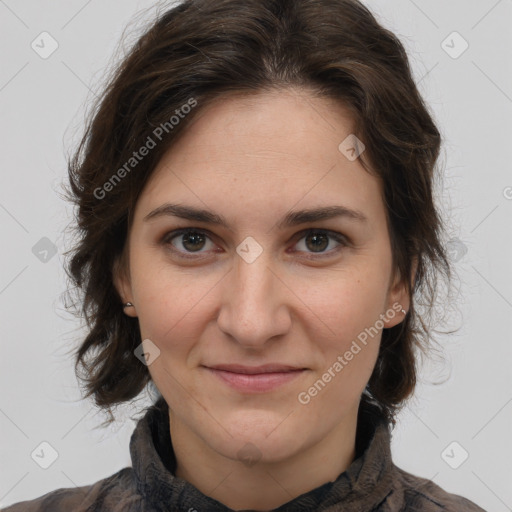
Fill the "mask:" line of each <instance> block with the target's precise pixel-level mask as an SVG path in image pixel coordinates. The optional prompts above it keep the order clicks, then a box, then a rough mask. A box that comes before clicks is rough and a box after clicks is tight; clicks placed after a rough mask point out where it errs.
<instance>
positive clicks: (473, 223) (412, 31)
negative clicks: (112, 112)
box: [0, 0, 512, 512]
mask: <svg viewBox="0 0 512 512" xmlns="http://www.w3.org/2000/svg"><path fill="white" fill-rule="evenodd" d="M366 3H367V5H369V6H370V8H371V9H372V10H373V11H374V12H375V13H376V14H377V15H378V17H379V19H380V20H381V22H382V23H383V24H384V25H385V26H387V27H389V28H390V29H391V30H393V31H395V32H396V33H397V34H398V35H399V36H400V38H401V40H402V41H403V42H404V44H405V45H406V48H407V49H408V51H409V54H410V58H411V63H412V65H413V68H414V74H415V77H416V78H417V80H418V81H419V86H420V90H421V93H422V94H423V95H424V97H425V98H426V100H427V102H428V104H429V105H430V106H431V108H432V110H433V112H434V115H435V117H436V119H437V121H438V123H439V125H440V127H441V130H442V132H443V136H444V138H445V146H444V152H443V157H442V158H443V163H444V166H445V167H446V174H445V180H444V187H443V189H442V190H440V200H441V201H442V207H443V210H444V211H445V212H446V215H447V216H448V219H449V222H450V224H451V226H452V227H451V230H452V232H451V237H452V239H453V240H452V241H451V245H452V246H451V251H450V253H451V255H452V257H453V259H454V261H456V269H457V273H458V276H459V285H458V286H459V288H460V293H459V297H458V302H457V303H456V307H454V308H450V309H449V310H447V311H449V315H450V316H449V318H450V325H451V326H453V327H456V328H459V330H458V332H457V333H456V334H454V335H451V336H442V337H440V338H439V340H440V342H441V344H442V345H443V347H444V355H445V358H446V361H445V362H444V363H442V362H439V361H437V362H436V360H433V361H429V362H427V363H426V364H425V365H424V367H423V370H422V373H421V382H420V384H419V385H418V388H417V392H416V395H415V398H414V400H413V401H411V402H410V403H409V405H408V406H407V407H406V408H405V409H404V411H403V412H402V413H401V415H400V417H399V423H398V425H397V428H396V429H395V431H394V434H393V444H392V450H393V455H394V458H395V462H396V464H397V465H399V466H400V467H402V468H403V469H405V470H407V471H410V472H412V473H413V474H416V475H420V476H423V477H425V478H429V479H432V480H433V481H434V482H436V483H437V484H439V485H441V486H442V487H443V488H445V489H446V490H447V491H449V492H453V493H457V494H462V495H464V496H466V497H467V498H469V499H471V500H473V501H475V502H477V503H478V504H479V505H480V506H482V507H483V508H485V509H487V510H492V511H495V512H501V511H506V510H512V487H511V486H510V483H511V477H512V463H511V460H512V443H511V441H510V434H511V432H512V386H511V373H510V364H511V362H512V343H511V342H510V341H511V340H510V327H509V323H508V322H509V321H510V318H511V313H512V275H511V272H510V261H512V258H511V256H512V254H511V252H512V250H511V249H512V245H511V238H510V233H511V229H510V219H511V215H512V173H511V164H510V162H511V160H512V151H511V146H512V144H511V143H512V139H511V134H512V129H511V119H512V116H511V113H512V80H511V78H512V70H511V67H512V64H511V62H512V59H511V54H512V53H511V42H512V36H511V32H512V31H511V27H512V1H511V0H499V1H496V0H481V1H476V0H473V1H467V0H464V1H463V0H458V1H451V2H446V1H441V0H435V1H429V2H427V1H420V0H414V1H413V0H392V1H389V0H388V1H387V2H385V3H384V2H377V1H367V2H366ZM154 5H155V2H153V1H149V0H147V1H142V0H140V1H135V0H129V1H127V0H124V1H122V2H121V1H120V0H117V1H113V0H111V1H108V2H107V1H104V2H99V1H98V0H90V1H84V0H66V1H64V0H53V1H52V2H49V1H47V0H37V1H36V0H26V1H24V2H21V1H15V0H5V1H2V0H0V34H1V38H2V39H1V41H2V44H1V45H0V60H1V62H2V66H1V70H0V118H1V124H0V130H1V132H0V137H1V141H2V151H1V153H0V176H1V187H0V226H1V235H2V237H1V247H2V250H1V251H0V269H1V270H0V321H1V324H0V325H1V327H2V336H1V344H2V345H1V353H2V357H1V368H0V385H1V390H2V395H1V399H0V432H1V452H0V459H1V461H2V467H1V472H0V506H6V505H9V504H11V503H14V502H18V501H21V500H27V499H33V498H35V497H37V496H40V495H42V494H44V493H47V492H50V491H52V490H54V489H57V488H61V487H72V486H80V485H88V484H91V483H93V482H96V481H97V480H99V479H101V478H104V477H107V476H109V475H111V474H113V473H115V472H117V471H118V470H119V469H121V468H122V467H125V466H128V465H130V459H129V452H128V443H129V439H130V435H131V433H132V431H133V427H134V425H135V419H136V418H134V417H133V415H134V414H136V412H137V411H138V410H140V408H141V407H143V406H144V405H147V404H148V403H149V398H148V396H147V395H145V396H142V398H141V400H140V401H139V402H137V403H135V404H134V405H133V406H131V407H123V408H120V409H119V410H118V414H119V416H118V421H117V422H116V423H115V424H114V425H113V426H112V427H110V428H107V429H97V428H96V429H95V427H96V426H98V425H99V424H100V423H101V421H102V420H103V419H105V417H104V416H102V415H101V414H98V413H96V410H95V409H94V408H93V406H92V403H91V402H89V401H83V400H80V393H79V389H78V385H77V381H76V378H75V376H74V373H73V361H72V360H71V358H70V356H69V353H70V351H71V350H72V349H73V348H74V347H75V346H76V343H77V340H79V339H80V338H79V336H80V328H79V324H78V322H77V321H76V320H75V319H74V318H73V317H72V316H70V314H69V313H68V312H66V310H65V307H64V304H63V301H62V293H63V291H64V290H65V286H66V281H65V279H64V272H63V270H62V265H63V261H64V259H63V253H64V251H65V250H66V249H67V248H68V247H69V245H68V244H69V239H68V238H66V235H65V228H66V225H67V224H68V222H69V220H70V218H71V217H70V215H71V210H70V207H69V206H68V205H67V204H66V203H65V201H64V200H63V199H62V197H61V196H60V195H59V194H60V184H61V182H62V180H63V179H64V178H65V173H66V163H65V156H66V151H69V150H71V149H72V148H73V145H74V144H75V143H76V142H77V140H78V137H79V135H80V133H81V129H82V126H83V124H82V123H83V115H84V106H86V105H87V103H88V102H89V101H90V100H91V99H93V98H94V96H95V93H96V92H98V91H99V90H100V88H101V80H102V78H103V76H104V72H105V67H106V66H107V65H108V64H109V63H110V62H112V59H113V54H114V52H115V51H116V48H117V45H118V42H119V39H120V37H121V34H122V32H123V30H124V28H125V27H126V26H127V24H128V23H130V27H131V28H130V29H129V34H131V36H130V37H129V39H128V41H131V40H133V37H135V36H136V34H137V30H138V29H140V27H141V23H142V24H143V23H145V21H144V20H146V21H147V20H149V19H151V15H152V12H153V10H149V11H146V12H144V13H143V15H142V16H140V17H139V15H138V14H137V13H139V11H140V10H141V9H147V8H149V7H151V6H154ZM136 16H137V17H136ZM44 31H46V32H48V33H49V34H51V37H52V38H54V40H55V41H57V43H58V48H57V50H56V51H55V52H54V53H53V54H52V55H50V56H49V57H48V58H46V59H43V58H42V57H41V56H40V55H39V54H38V53H36V51H34V50H33V49H32V47H31V44H32V42H33V41H35V43H34V44H38V45H39V48H38V51H39V52H42V51H43V50H44V51H47V50H49V49H51V44H52V41H51V40H50V39H49V38H48V36H39V35H40V34H41V32H44ZM454 31H456V32H458V33H459V34H460V36H458V35H451V34H452V33H453V32H454ZM43 37H45V38H46V39H44V42H41V38H43ZM461 38H463V39H461ZM464 40H465V41H467V43H468V44H469V47H468V48H467V50H466V51H465V52H464V53H462V54H460V55H459V53H460V52H461V50H462V49H463V48H464ZM443 41H445V43H443ZM43 45H44V48H42V47H43ZM52 249H54V250H55V251H56V254H53V252H52ZM45 251H46V252H45ZM434 382H441V384H437V385H435V384H433V383H434ZM454 441H455V442H456V443H457V444H455V445H454V444H452V443H453V442H454ZM41 442H48V443H49V444H50V445H51V446H52V447H53V448H54V449H55V450H56V452H57V454H58V457H57V459H56V460H55V461H54V462H53V464H51V465H50V467H48V469H43V468H42V467H40V465H39V464H44V463H45V462H46V463H49V462H51V459H48V457H51V453H52V452H51V450H50V449H45V446H44V445H43V447H40V443H41ZM447 447H448V448H447ZM34 450H36V454H37V453H44V454H45V455H44V457H47V460H46V461H44V460H42V459H43V458H44V457H41V458H40V459H39V464H37V463H36V462H35V460H34V459H36V460H37V457H36V456H34V459H33V458H32V457H31V454H32V453H33V452H34ZM41 450H42V451H41ZM466 452H467V454H468V458H467V460H465V461H464V462H462V461H463V459H464V456H465V453H466ZM461 462H462V463H461ZM451 466H458V467H457V468H456V469H454V468H453V467H451Z"/></svg>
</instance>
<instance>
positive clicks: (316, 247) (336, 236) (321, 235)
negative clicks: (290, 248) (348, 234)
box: [295, 230, 348, 256]
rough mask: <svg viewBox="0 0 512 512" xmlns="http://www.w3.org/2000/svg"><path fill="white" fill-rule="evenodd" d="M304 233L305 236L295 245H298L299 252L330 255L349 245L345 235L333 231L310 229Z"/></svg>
mask: <svg viewBox="0 0 512 512" xmlns="http://www.w3.org/2000/svg"><path fill="white" fill-rule="evenodd" d="M303 234H304V236H303V237H302V238H301V239H300V240H299V242H297V244H296V246H295V247H298V249H297V250H298V251H299V252H305V253H308V254H315V253H317V254H319V256H324V255H325V256H330V255H332V254H335V253H337V252H339V251H340V250H341V249H342V248H343V247H345V246H347V245H348V243H347V241H346V239H345V237H344V236H342V235H341V234H340V233H336V232H332V231H324V230H308V231H306V232H303ZM303 240H304V242H303Z"/></svg>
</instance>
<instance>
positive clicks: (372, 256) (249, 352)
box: [116, 90, 409, 461]
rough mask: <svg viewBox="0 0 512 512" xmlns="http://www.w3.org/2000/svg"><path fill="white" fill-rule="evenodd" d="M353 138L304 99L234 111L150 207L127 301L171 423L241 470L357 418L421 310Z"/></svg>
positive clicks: (348, 126)
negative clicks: (405, 326)
mask: <svg viewBox="0 0 512 512" xmlns="http://www.w3.org/2000/svg"><path fill="white" fill-rule="evenodd" d="M351 133H352V120H351V117H350V115H349V113H348V111H347V110H346V109H345V108H344V107H343V106H342V105H340V104H338V103H335V102H333V101H330V100H327V99H318V98H314V97H313V96H310V95H307V93H306V92H304V91H302V92H298V91H292V90H286V91H284V90H282V91H279V92H273V93H260V94H258V95H255V96H251V97H230V98H227V99H223V100H222V101H221V102H218V103H217V104H215V105H210V106H209V107H207V108H205V109H203V111H202V112H201V115H200V116H199V117H198V118H196V119H195V120H194V123H193V124H192V125H190V126H189V127H188V130H187V131H186V132H184V134H183V136H182V138H181V139H180V140H179V144H176V145H175V146H173V147H172V148H171V149H170V150H169V151H168V152H167V153H166V154H165V155H164V156H163V158H162V159H161V161H160V162H159V164H158V166H157V168H156V169H155V171H154V173H153V174H152V176H151V178H150V180H149V181H148V183H147V184H146V186H145V188H144V190H143V191H142V194H141V196H140V198H139V201H138V203H137V205H136V210H135V214H134V220H133V225H132V227H131V230H130V234H129V239H128V251H129V258H128V259H129V264H128V269H127V272H126V274H118V275H117V277H116V286H117V288H118V290H119V292H120V295H121V297H122V298H123V299H124V300H125V301H130V302H132V303H133V304H134V306H135V307H134V308H130V309H128V310H126V312H127V314H130V315H133V316H137V317H138V319H139V325H140V331H141V336H142V339H143V340H146V341H145V342H144V348H145V349H146V352H149V354H150V359H149V362H150V364H149V366H148V369H149V372H150V374H151V377H152V379H153V381H154V383H155V384H156V386H157V387H158V389H159V391H160V392H161V394H162V395H163V397H164V398H165V400H166V401H167V403H168V404H169V408H170V416H171V421H172V422H175V423H176V424H177V423H179V424H181V425H183V426H185V428H187V429H189V430H190V431H191V432H193V434H194V435H195V436H197V438H198V439H201V441H202V442H203V443H205V444H206V445H208V446H209V447H210V448H211V449H212V450H214V451H216V452H217V453H219V454H222V455H224V456H226V457H228V458H232V459H237V458H239V457H240V451H241V449H242V451H243V449H244V447H246V446H248V445H247V443H251V444H252V445H253V446H252V449H253V450H257V452H258V457H259V458H261V459H263V460H266V461H279V460H284V459H286V458H287V457H292V456H293V455H296V454H298V453H300V452H303V451H305V450H307V449H309V448H311V447H312V446H314V445H315V443H318V442H319V441H320V440H322V439H324V438H326V436H329V435H331V434H332V433H333V432H336V430H337V429H339V428H340V426H341V425H343V424H344V423H345V422H347V421H348V420H349V419H350V418H352V419H354V417H355V415H357V408H358V405H359V400H360V397H361V394H362V392H363V390H364V388H365V386H366V384H367V382H368V380H369V378H370V376H371V373H372V370H373V367H374V365H375V362H376V359H377V355H378V349H379V343H380V339H381V334H382V329H383V328H388V327H392V326H393V325H395V324H397V323H399V322H400V321H402V320H403V313H402V312H401V310H402V308H403V309H406V310H407V308H408V305H409V302H408V298H407V296H406V293H405V291H404V287H403V286H401V284H400V283H399V282H397V281H393V280H392V255H391V247H390V240H389V232H388V226H387V222H386V210H385V205H384V203H383V199H382V191H381V184H380V183H379V181H378V179H377V178H375V177H373V176H372V175H370V174H369V173H368V172H366V171H365V170H364V169H363V167H362V166H361V163H360V161H359V159H356V160H353V159H349V158H347V156H346V154H345V153H343V152H342V151H341V150H340V149H339V145H340V144H341V143H342V142H343V141H344V140H345V139H346V137H347V136H349V135H350V134H351ZM177 206H179V207H180V208H181V209H180V208H177ZM335 208H337V209H338V210H337V211H336V212H335V211H334V210H335ZM192 210H201V211H202V214H201V215H199V214H197V212H196V214H195V215H193V214H192ZM204 211H207V212H209V215H204ZM314 211H317V215H316V216H315V215H313V214H312V212H314ZM299 212H302V213H299ZM349 212H352V213H351V214H349ZM124 275H126V277H123V276H124ZM148 340H151V341H150V342H148ZM214 367H215V368H214ZM262 367H263V368H262Z"/></svg>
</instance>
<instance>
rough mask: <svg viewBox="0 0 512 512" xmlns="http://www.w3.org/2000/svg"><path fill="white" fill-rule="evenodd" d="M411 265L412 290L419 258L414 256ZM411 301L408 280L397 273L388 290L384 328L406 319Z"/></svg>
mask: <svg viewBox="0 0 512 512" xmlns="http://www.w3.org/2000/svg"><path fill="white" fill-rule="evenodd" d="M411 267H412V268H411V282H410V287H411V290H413V289H414V282H415V278H416V270H417V268H418V261H417V258H414V260H413V262H412V265H411ZM410 303H411V299H410V295H409V290H408V289H407V285H406V282H405V281H404V280H403V279H402V278H401V276H400V275H397V277H396V279H395V282H394V283H393V285H392V287H391V288H390V289H389V292H388V303H387V310H386V313H384V315H385V318H384V319H383V321H384V328H386V329H389V328H390V327H394V326H395V325H397V324H399V323H400V322H402V321H404V319H405V317H406V316H407V313H408V311H409V309H410Z"/></svg>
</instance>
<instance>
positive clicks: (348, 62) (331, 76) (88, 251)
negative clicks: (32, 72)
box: [66, 0, 451, 424]
mask: <svg viewBox="0 0 512 512" xmlns="http://www.w3.org/2000/svg"><path fill="white" fill-rule="evenodd" d="M290 87H292V88H294V89H298V90H301V91H304V92H305V94H309V95H313V96H314V97H324V98H329V99H335V100H337V101H339V102H341V103H342V104H343V105H344V106H346V107H348V108H349V109H350V111H351V112H352V115H353V119H354V122H355V129H354V133H355V134H356V135H357V137H358V138H359V139H361V140H362V141H363V143H364V144H365V146H366V151H365V152H364V153H363V155H362V157H361V163H362V164H363V166H364V167H365V169H366V170H367V171H368V172H370V173H372V174H373V175H375V176H378V177H379V178H380V180H381V182H382V187H383V199H384V201H385V205H386V210H387V217H388V226H389V228H390V239H391V247H392V254H393V270H394V272H398V273H399V274H398V275H400V276H411V275H412V271H413V262H414V261H415V260H416V261H417V270H416V274H415V277H414V279H413V280H412V282H411V281H410V279H409V278H407V279H405V278H404V280H405V281H406V284H407V289H408V290H409V293H410V296H411V307H410V310H409V311H408V312H407V315H406V317H405V319H404V321H403V322H401V323H399V324H398V325H396V326H395V327H392V328H389V329H384V331H383V333H382V341H381V346H380V353H379V356H378V360H377V363H376V366H375V368H374V370H373V373H372V375H371V378H370V380H369V382H368V385H367V387H366V389H365V392H364V393H363V397H362V400H363V401H366V402H371V403H373V404H374V405H378V406H379V407H380V408H381V410H382V412H383V413H384V414H385V415H386V416H387V418H389V420H390V421H392V422H393V424H394V423H395V420H394V416H395V415H396V413H397V411H398V410H399V409H400V408H401V407H402V406H403V405H404V403H405V400H406V399H407V398H408V397H410V396H411V395H412V393H413V391H414V388H415V384H416V379H417V370H418V368H417V349H419V350H420V351H421V352H423V353H426V351H427V348H432V344H431V343H430V342H431V341H432V340H433V337H432V336H431V334H432V333H431V329H430V328H429V325H428V322H427V321H426V319H427V318H428V316H429V313H430V312H431V311H432V310H433V306H434V301H435V298H436V295H437V289H438V282H439V280H440V278H442V277H443V278H447V280H448V281H449V279H450V274H451V270H450V264H449V260H448V258H447V253H446V252H445V248H444V244H443V242H442V235H443V233H444V225H443V221H442V218H441V216H440V214H439V210H438V209H437V207H436V205H435V203H434V194H433V191H434V185H435V183H436V176H437V174H436V170H437V165H436V163H437V159H438V156H439V151H440V145H441V136H440V133H439V131H438V129H437V127H436V125H435V123H434V121H433V119H432V117H431V114H430V113H429V111H428V108H427V106H426V104H425V103H424V101H423V99H422V98H421V96H420V94H419V92H418V90H417V87H416V85H415V83H414V80H413V77H412V73H411V69H410V65H409V62H408V57H407V54H406V51H405V49H404V47H403V46H402V44H401V42H400V41H399V39H398V38H397V36H395V35H394V34H393V33H392V32H390V31H388V30H387V29H385V28H384V27H383V26H381V25H380V24H379V23H378V22H377V20H376V19H375V17H374V16H373V15H372V13H371V12H370V11H369V10H368V9H367V8H366V7H365V6H363V5H362V4H361V3H360V2H358V1H357V0H244V1H243V2H241V1H240V0H185V1H183V2H182V3H180V4H178V5H176V6H174V7H173V8H171V9H168V10H163V11H160V12H159V13H158V15H157V16H156V20H154V21H153V22H152V23H151V24H150V26H149V27H148V28H147V29H145V33H143V35H142V36H140V37H139V38H138V39H137V41H136V43H135V44H134V45H133V47H132V48H131V49H130V50H129V51H128V52H127V54H126V55H125V56H124V57H123V59H122V60H121V61H120V63H118V64H117V65H116V66H115V67H114V68H113V70H112V72H111V76H110V78H109V80H108V83H107V85H106V87H104V89H103V93H102V94H101V95H100V97H99V99H98V101H97V102H96V103H95V104H94V106H93V110H92V112H91V113H90V117H89V120H88V121H87V124H86V128H85V133H84V134H83V138H82V139H81V141H80V143H79V145H78V148H77V149H76V150H75V151H74V153H73V155H72V157H71V158H70V159H69V170H68V171H69V189H68V198H69V199H70V200H71V201H72V203H73V204H74V205H75V207H76V223H75V224H74V226H75V228H76V235H77V239H76V243H75V245H74V247H73V249H72V250H71V251H68V253H70V259H69V261H68V263H67V266H66V270H67V273H68V275H69V277H70V278H71V283H72V287H73V288H75V289H76V290H77V291H78V295H77V296H76V314H78V315H80V317H81V318H84V319H85V321H86V324H87V330H88V334H87V335H86V337H85V339H84V340H83V341H82V342H81V344H80V345H79V346H78V348H77V349H76V352H75V371H76V374H77V377H78V378H79V379H80V380H81V381H82V382H83V383H84V392H85V398H87V397H90V396H93V397H94V400H95V403H96V405H97V406H98V407H100V408H101V409H104V410H109V411H110V407H111V406H113V405H117V404H121V403H123V402H127V401H129V400H131V399H133V398H135V397H136V396H137V395H139V394H140V393H141V391H142V390H143V389H144V388H145V386H146V385H147V384H148V383H150V382H151V377H150V374H149V372H148V369H147V367H146V366H145V365H144V364H142V363H141V362H140V361H139V359H137V357H135V356H134V349H135V348H136V347H137V346H138V345H139V344H140V343H141V341H142V340H141V336H140V331H139V324H138V319H137V318H131V317H128V316H126V315H125V314H124V313H123V307H122V302H121V298H120V297H119V294H118V292H117V290H116V288H115V286H114V281H113V275H114V271H115V269H116V266H117V265H119V264H122V263H123V262H124V255H125V249H126V245H127V244H126V240H127V234H128V232H129V229H130V225H131V222H132V216H133V212H134V207H135V204H136V201H137V199H138V197H139V195H140V193H141V191H142V190H143V188H144V185H145V183H146V182H147V180H148V178H149V177H150V175H151V173H152V172H153V170H154V169H155V166H156V164H157V163H158V161H159V160H160V158H161V157H162V155H163V153H164V152H165V151H167V150H168V149H169V148H170V147H172V146H173V144H175V143H177V141H178V138H179V134H180V133H182V132H183V131H184V130H185V129H186V127H187V126H188V125H189V124H190V122H191V121H192V120H193V119H194V117H195V116H196V115H197V114H198V112H200V111H201V109H202V108H203V107H205V106H206V105H208V104H209V103H211V102H213V101H222V97H227V96H231V95H233V94H254V93H258V92H264V91H270V90H280V89H281V90H282V89H284V88H290ZM191 99H193V100H194V101H196V102H197V106H195V108H193V109H191V111H190V113H188V114H187V115H186V116H183V117H182V119H180V121H179V123H178V124H176V125H175V126H173V127H172V128H170V127H169V120H170V118H171V117H172V116H173V115H176V113H177V111H180V109H181V108H182V106H183V105H185V104H187V102H190V100H191ZM189 104H190V103H189ZM180 117H181V116H180ZM164 123H167V125H166V126H167V127H168V129H167V131H164V132H163V135H164V136H163V137H162V140H161V141H160V142H159V143H158V144H157V145H156V147H154V148H153V149H152V150H151V151H150V152H149V154H147V156H145V157H144V158H142V159H141V160H140V161H137V164H136V168H134V169H133V170H132V171H131V172H130V173H129V175H128V174H127V173H126V174H127V175H123V179H120V180H119V181H118V182H116V183H115V186H113V187H108V186H107V188H108V193H106V192H105V194H103V192H101V193H99V192H98V191H99V190H100V189H101V190H103V191H105V190H106V189H105V187H104V185H105V183H107V182H108V181H109V180H111V179H112V176H113V174H114V173H115V172H116V171H117V170H118V169H121V168H122V167H123V165H125V164H126V162H128V161H130V158H132V157H133V152H134V151H136V150H137V149H138V148H140V147H141V146H143V145H144V144H145V143H146V141H147V140H148V139H147V138H148V136H150V135H151V134H152V133H154V130H155V129H157V128H158V127H161V126H162V125H164ZM340 142H341V141H340ZM363 157H364V159H363ZM132 163H133V162H132ZM125 169H126V166H125ZM102 187H103V188H102ZM102 195H103V196H106V197H101V196H102ZM418 301H419V302H420V303H422V304H423V309H422V311H421V313H422V314H421V315H420V314H418V311H417V304H418Z"/></svg>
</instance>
